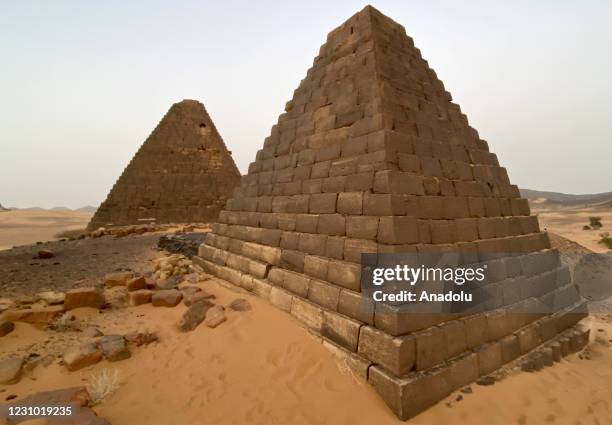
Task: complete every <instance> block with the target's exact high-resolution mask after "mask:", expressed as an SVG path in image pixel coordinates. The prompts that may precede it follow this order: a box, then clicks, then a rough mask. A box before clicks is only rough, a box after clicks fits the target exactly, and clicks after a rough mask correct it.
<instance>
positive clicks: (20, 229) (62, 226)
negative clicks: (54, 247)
mask: <svg viewBox="0 0 612 425" xmlns="http://www.w3.org/2000/svg"><path fill="white" fill-rule="evenodd" d="M91 216H92V213H84V212H73V211H20V210H15V211H4V212H1V213H0V250H3V249H9V248H11V247H13V246H18V245H25V244H31V243H35V242H38V241H43V242H44V241H51V240H55V239H56V237H55V235H57V234H58V233H60V232H64V231H66V230H78V229H84V228H85V226H87V223H89V219H90V218H91Z"/></svg>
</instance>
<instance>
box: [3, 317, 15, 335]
mask: <svg viewBox="0 0 612 425" xmlns="http://www.w3.org/2000/svg"><path fill="white" fill-rule="evenodd" d="M13 329H15V324H14V323H13V322H9V321H8V320H4V319H2V318H0V337H3V336H5V335H8V334H10V333H11V332H13Z"/></svg>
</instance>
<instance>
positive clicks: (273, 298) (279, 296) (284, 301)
mask: <svg viewBox="0 0 612 425" xmlns="http://www.w3.org/2000/svg"><path fill="white" fill-rule="evenodd" d="M292 300H293V295H291V294H290V293H288V292H287V291H285V290H283V289H280V288H277V287H273V288H272V289H271V290H270V303H272V305H274V306H275V307H277V308H279V309H281V310H283V311H286V312H290V311H291V302H292Z"/></svg>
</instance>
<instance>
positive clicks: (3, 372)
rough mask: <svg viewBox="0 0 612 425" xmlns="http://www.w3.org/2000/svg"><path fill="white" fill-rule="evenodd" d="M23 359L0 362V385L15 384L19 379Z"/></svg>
mask: <svg viewBox="0 0 612 425" xmlns="http://www.w3.org/2000/svg"><path fill="white" fill-rule="evenodd" d="M22 370H23V358H22V357H15V358H12V359H4V360H0V385H8V384H16V383H17V382H19V380H20V379H21V372H22Z"/></svg>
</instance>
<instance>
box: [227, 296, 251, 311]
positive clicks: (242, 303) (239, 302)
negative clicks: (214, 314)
mask: <svg viewBox="0 0 612 425" xmlns="http://www.w3.org/2000/svg"><path fill="white" fill-rule="evenodd" d="M229 308H231V309H232V310H234V311H247V310H250V309H251V303H250V302H249V300H247V299H244V298H236V299H235V300H234V301H232V303H231V304H230V305H229Z"/></svg>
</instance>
